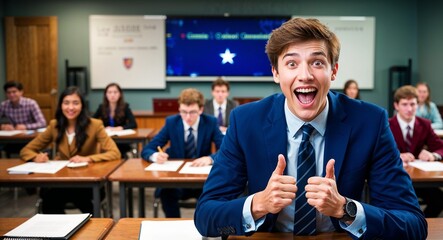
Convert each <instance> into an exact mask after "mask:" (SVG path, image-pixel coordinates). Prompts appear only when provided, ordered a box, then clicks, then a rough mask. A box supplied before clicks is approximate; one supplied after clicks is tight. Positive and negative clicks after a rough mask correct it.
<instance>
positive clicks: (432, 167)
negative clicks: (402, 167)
mask: <svg viewBox="0 0 443 240" xmlns="http://www.w3.org/2000/svg"><path fill="white" fill-rule="evenodd" d="M408 164H409V165H410V166H412V167H415V168H418V169H420V170H423V171H427V172H431V171H443V163H441V162H427V161H421V160H415V161H413V162H409V163H408Z"/></svg>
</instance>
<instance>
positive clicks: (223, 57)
mask: <svg viewBox="0 0 443 240" xmlns="http://www.w3.org/2000/svg"><path fill="white" fill-rule="evenodd" d="M289 19H290V16H287V17H284V16H282V17H168V18H167V19H166V79H167V80H168V81H193V80H195V81H199V80H205V81H206V80H207V81H213V80H215V78H216V77H217V76H224V77H225V78H226V79H228V80H229V81H251V80H252V81H255V80H272V72H271V65H270V63H269V60H268V57H267V55H266V53H265V45H266V42H267V40H268V38H269V34H270V33H271V32H272V30H273V29H275V28H277V27H279V26H281V24H282V23H284V22H286V21H287V20H289Z"/></svg>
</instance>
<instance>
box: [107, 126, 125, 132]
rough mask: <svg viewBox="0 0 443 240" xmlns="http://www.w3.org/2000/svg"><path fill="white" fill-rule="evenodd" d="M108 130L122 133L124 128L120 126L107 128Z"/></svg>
mask: <svg viewBox="0 0 443 240" xmlns="http://www.w3.org/2000/svg"><path fill="white" fill-rule="evenodd" d="M106 129H109V130H111V131H121V130H123V127H122V126H118V127H110V126H107V127H106Z"/></svg>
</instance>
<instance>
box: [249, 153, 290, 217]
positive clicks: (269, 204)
mask: <svg viewBox="0 0 443 240" xmlns="http://www.w3.org/2000/svg"><path fill="white" fill-rule="evenodd" d="M285 168H286V160H285V157H284V156H283V155H282V154H280V155H278V162H277V166H276V167H275V170H274V172H273V173H272V175H271V177H270V178H269V181H268V185H267V186H266V188H265V189H264V190H263V191H261V192H258V193H256V194H255V195H254V197H253V199H252V206H251V212H252V216H253V217H254V220H257V219H259V218H261V217H263V216H264V215H266V214H268V213H278V212H280V211H281V210H282V209H283V208H285V207H286V206H288V205H290V204H291V203H292V200H293V199H294V198H295V193H296V192H297V186H296V185H295V178H294V177H292V176H286V175H283V172H284V170H285Z"/></svg>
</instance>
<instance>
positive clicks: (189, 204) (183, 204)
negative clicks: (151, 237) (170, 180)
mask: <svg viewBox="0 0 443 240" xmlns="http://www.w3.org/2000/svg"><path fill="white" fill-rule="evenodd" d="M160 191H161V188H156V189H155V191H154V203H153V204H152V207H153V212H154V218H158V209H159V206H160V202H161V200H160ZM178 205H179V206H180V208H195V207H196V206H197V199H196V198H190V199H186V200H179V201H178Z"/></svg>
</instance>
